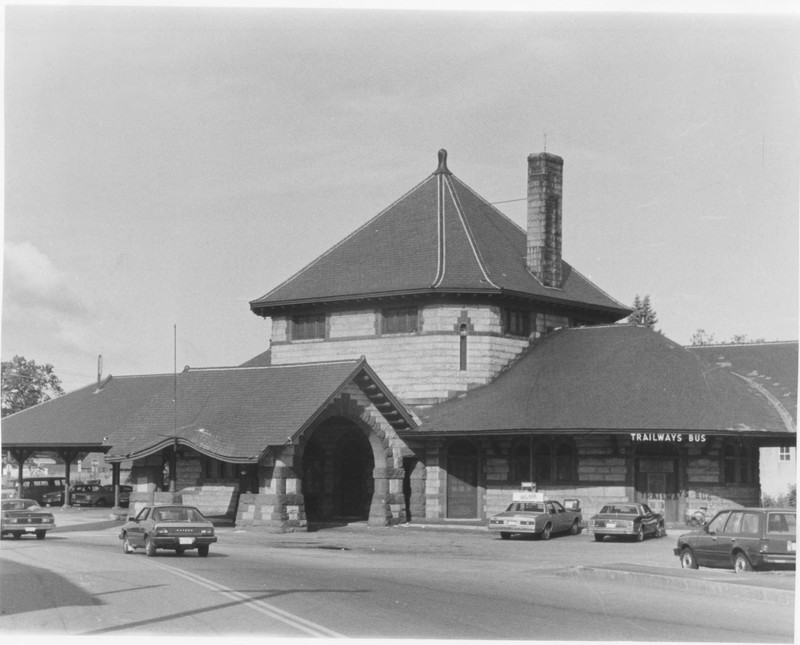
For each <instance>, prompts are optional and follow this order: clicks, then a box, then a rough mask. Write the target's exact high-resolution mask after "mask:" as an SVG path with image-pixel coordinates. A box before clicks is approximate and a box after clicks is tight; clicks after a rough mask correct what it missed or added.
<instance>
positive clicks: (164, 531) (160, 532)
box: [156, 528, 169, 535]
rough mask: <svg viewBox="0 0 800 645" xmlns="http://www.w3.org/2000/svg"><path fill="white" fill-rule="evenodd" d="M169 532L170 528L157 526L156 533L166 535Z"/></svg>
mask: <svg viewBox="0 0 800 645" xmlns="http://www.w3.org/2000/svg"><path fill="white" fill-rule="evenodd" d="M167 533H169V529H160V528H156V535H166V534H167Z"/></svg>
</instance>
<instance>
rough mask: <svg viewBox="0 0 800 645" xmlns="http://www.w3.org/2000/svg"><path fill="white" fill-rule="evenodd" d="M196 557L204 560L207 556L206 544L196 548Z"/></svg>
mask: <svg viewBox="0 0 800 645" xmlns="http://www.w3.org/2000/svg"><path fill="white" fill-rule="evenodd" d="M197 555H199V556H200V557H201V558H205V557H207V556H208V544H201V545H200V546H198V547H197Z"/></svg>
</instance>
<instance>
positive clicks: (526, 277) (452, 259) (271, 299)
mask: <svg viewBox="0 0 800 645" xmlns="http://www.w3.org/2000/svg"><path fill="white" fill-rule="evenodd" d="M526 254H527V233H526V231H525V230H523V229H522V228H520V227H519V226H517V225H516V224H515V223H514V222H512V221H511V220H510V219H508V218H507V217H506V216H505V215H503V214H502V213H501V212H500V211H499V210H497V209H496V208H495V207H494V206H492V205H491V204H489V203H488V202H487V201H486V200H485V199H483V198H482V197H480V196H479V195H478V194H476V193H475V192H474V191H473V190H472V189H471V188H469V187H468V186H467V185H466V184H464V183H463V182H461V181H460V180H459V179H458V178H456V177H455V176H453V175H452V174H450V173H449V171H446V172H438V171H437V172H435V173H433V174H432V175H431V176H429V177H428V178H427V179H425V180H424V181H422V182H421V183H420V184H418V185H417V186H415V187H414V188H413V189H411V190H410V191H409V192H408V193H406V194H405V195H403V196H402V197H401V198H400V199H398V200H397V201H396V202H395V203H394V204H392V205H391V206H389V207H388V208H387V209H386V210H384V211H383V212H381V213H380V214H378V215H377V216H376V217H374V218H373V219H371V220H370V221H369V222H367V223H366V224H364V225H363V226H362V227H361V228H359V229H358V230H356V231H355V232H353V233H352V234H351V235H349V236H348V237H346V238H345V239H344V240H342V241H341V242H339V243H338V244H337V245H335V246H334V247H333V248H331V249H329V250H328V251H327V252H326V253H324V254H323V255H321V256H320V257H318V258H317V259H316V260H314V261H313V262H311V264H309V265H308V266H306V267H305V268H303V269H302V270H300V271H299V272H298V273H296V274H295V275H294V276H292V277H291V278H289V279H288V280H286V281H285V282H283V283H282V284H280V285H279V286H277V287H276V288H275V289H273V290H272V291H270V292H269V293H267V294H266V295H264V296H262V297H261V298H258V299H256V300H253V301H252V302H251V303H250V307H251V309H252V310H253V311H254V312H255V313H257V314H260V315H270V313H271V312H272V311H274V310H275V309H276V308H279V307H287V306H288V307H291V306H294V305H301V304H309V303H316V302H336V301H346V300H352V299H362V298H376V297H382V296H392V295H414V294H442V293H488V294H507V295H514V296H522V297H524V298H528V299H531V300H538V301H550V302H557V303H560V304H565V305H571V306H578V307H581V308H590V309H593V310H595V311H596V312H602V314H603V316H604V318H603V319H604V320H605V319H607V320H608V321H609V322H611V321H613V320H617V319H618V318H620V317H622V316H625V315H627V314H628V313H629V311H630V310H629V309H628V308H626V307H625V306H624V305H622V304H620V303H619V302H618V301H616V300H614V299H613V298H611V297H610V296H609V295H608V294H606V293H605V292H603V291H602V290H601V289H599V288H598V287H597V286H595V285H594V284H593V283H592V282H590V281H589V280H588V279H587V278H585V277H584V276H583V275H581V274H580V273H578V272H577V271H576V270H575V269H573V268H572V267H571V266H570V265H569V264H567V263H566V262H564V263H563V281H562V284H561V288H560V289H559V288H548V287H545V286H543V285H542V283H541V282H540V281H539V280H538V279H537V278H536V277H534V276H533V274H531V273H530V271H528V269H527V267H526V263H525V262H526V260H525V258H526Z"/></svg>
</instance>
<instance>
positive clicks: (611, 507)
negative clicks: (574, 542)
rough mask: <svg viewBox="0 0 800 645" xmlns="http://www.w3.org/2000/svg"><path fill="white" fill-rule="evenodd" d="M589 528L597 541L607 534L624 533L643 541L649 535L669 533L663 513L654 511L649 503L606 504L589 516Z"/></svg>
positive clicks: (659, 535) (656, 535) (655, 535)
mask: <svg viewBox="0 0 800 645" xmlns="http://www.w3.org/2000/svg"><path fill="white" fill-rule="evenodd" d="M588 529H589V531H591V532H592V533H594V539H595V540H596V541H597V542H600V541H602V540H603V538H605V537H606V535H622V536H627V537H631V538H633V539H634V540H636V541H637V542H641V541H642V540H644V538H645V536H647V535H652V536H653V537H659V538H660V537H664V536H665V535H666V534H667V529H666V524H665V522H664V516H663V515H662V514H661V513H654V512H653V511H652V510H650V507H649V506H648V505H647V504H631V503H629V502H617V503H614V504H606V505H605V506H603V508H601V509H600V512H599V513H597V514H596V515H593V516H592V517H591V518H589V525H588Z"/></svg>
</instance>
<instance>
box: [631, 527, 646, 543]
mask: <svg viewBox="0 0 800 645" xmlns="http://www.w3.org/2000/svg"><path fill="white" fill-rule="evenodd" d="M633 539H634V540H636V541H637V542H642V541H643V540H644V527H643V526H642V525H641V524H640V525H639V530H638V531H636V535H635V536H634V537H633Z"/></svg>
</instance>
